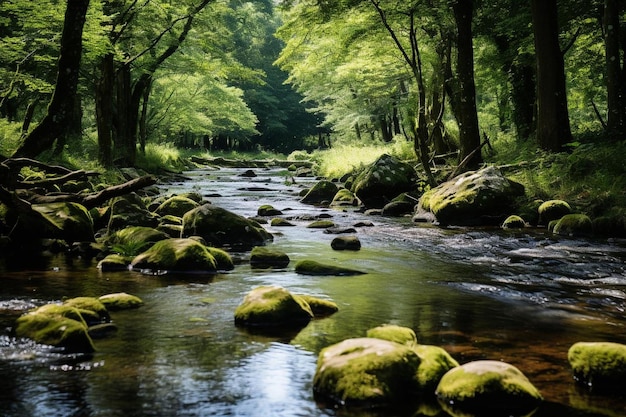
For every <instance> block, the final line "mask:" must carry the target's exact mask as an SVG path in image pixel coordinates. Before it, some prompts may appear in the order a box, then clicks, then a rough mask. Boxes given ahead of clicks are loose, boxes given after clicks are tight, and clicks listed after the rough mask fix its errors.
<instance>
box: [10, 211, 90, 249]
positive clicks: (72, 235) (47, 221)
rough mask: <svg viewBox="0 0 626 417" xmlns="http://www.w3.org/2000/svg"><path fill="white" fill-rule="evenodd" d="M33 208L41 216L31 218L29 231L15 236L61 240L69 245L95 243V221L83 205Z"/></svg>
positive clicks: (28, 226)
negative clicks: (73, 243) (23, 235)
mask: <svg viewBox="0 0 626 417" xmlns="http://www.w3.org/2000/svg"><path fill="white" fill-rule="evenodd" d="M31 207H32V209H33V212H34V213H37V214H38V215H39V216H36V215H35V216H29V217H32V219H28V220H27V221H28V225H27V226H26V227H27V231H19V232H14V234H16V233H19V234H25V237H26V236H27V237H28V238H29V239H32V238H33V237H34V236H36V237H42V238H43V237H47V238H53V239H61V240H64V241H66V242H68V243H72V242H93V241H94V230H93V219H92V218H91V214H89V211H88V210H87V209H86V208H85V207H84V206H82V205H81V204H78V203H48V204H33V205H32V206H31ZM34 213H33V214H34Z"/></svg>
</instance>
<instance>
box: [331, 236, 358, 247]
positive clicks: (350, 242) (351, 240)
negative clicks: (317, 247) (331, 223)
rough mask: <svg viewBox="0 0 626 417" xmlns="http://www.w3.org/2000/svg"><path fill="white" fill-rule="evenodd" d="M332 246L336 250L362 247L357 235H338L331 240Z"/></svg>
mask: <svg viewBox="0 0 626 417" xmlns="http://www.w3.org/2000/svg"><path fill="white" fill-rule="evenodd" d="M330 247H331V248H333V249H334V250H352V251H358V250H360V249H361V241H360V240H359V238H358V237H356V236H338V237H336V238H334V239H333V240H332V241H331V242H330Z"/></svg>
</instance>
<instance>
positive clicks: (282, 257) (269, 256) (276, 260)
mask: <svg viewBox="0 0 626 417" xmlns="http://www.w3.org/2000/svg"><path fill="white" fill-rule="evenodd" d="M289 262H290V259H289V256H288V255H287V254H286V253H284V252H281V251H279V250H275V249H268V248H267V247H265V246H255V247H254V248H253V249H252V252H250V266H251V267H252V268H262V269H266V268H286V267H287V265H289Z"/></svg>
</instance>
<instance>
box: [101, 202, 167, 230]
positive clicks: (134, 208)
mask: <svg viewBox="0 0 626 417" xmlns="http://www.w3.org/2000/svg"><path fill="white" fill-rule="evenodd" d="M158 224H159V215H158V214H155V213H152V212H151V211H149V210H148V207H147V206H146V203H145V202H144V201H143V200H142V198H141V197H139V196H138V195H137V194H136V193H130V194H126V195H124V196H121V197H117V198H115V199H114V200H113V202H112V203H111V217H110V219H109V224H108V228H109V233H111V232H113V231H115V230H120V229H124V228H126V227H129V226H146V227H156V226H157V225H158Z"/></svg>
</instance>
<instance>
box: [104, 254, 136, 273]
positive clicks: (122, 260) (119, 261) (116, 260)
mask: <svg viewBox="0 0 626 417" xmlns="http://www.w3.org/2000/svg"><path fill="white" fill-rule="evenodd" d="M132 260H133V258H132V257H129V256H124V255H119V254H117V253H114V254H111V255H107V256H105V257H104V259H101V260H100V261H99V262H98V265H97V268H98V269H99V270H101V271H102V272H114V271H126V270H128V266H129V265H130V263H131V262H132Z"/></svg>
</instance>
